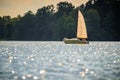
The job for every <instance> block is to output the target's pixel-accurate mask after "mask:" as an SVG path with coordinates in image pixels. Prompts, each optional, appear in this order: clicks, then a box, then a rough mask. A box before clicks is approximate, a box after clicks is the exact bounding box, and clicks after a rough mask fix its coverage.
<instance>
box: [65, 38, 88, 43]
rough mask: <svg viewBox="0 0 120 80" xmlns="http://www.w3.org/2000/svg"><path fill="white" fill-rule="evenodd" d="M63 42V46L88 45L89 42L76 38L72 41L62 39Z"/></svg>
mask: <svg viewBox="0 0 120 80" xmlns="http://www.w3.org/2000/svg"><path fill="white" fill-rule="evenodd" d="M63 41H64V42H65V44H89V41H87V40H85V41H83V40H80V39H77V38H73V39H68V38H64V39H63Z"/></svg>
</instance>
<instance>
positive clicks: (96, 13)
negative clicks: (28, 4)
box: [0, 0, 120, 41]
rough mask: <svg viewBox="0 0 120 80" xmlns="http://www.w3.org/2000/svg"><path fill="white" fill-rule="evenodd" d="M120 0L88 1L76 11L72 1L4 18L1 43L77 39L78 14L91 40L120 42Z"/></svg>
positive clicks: (2, 18) (1, 28)
mask: <svg viewBox="0 0 120 80" xmlns="http://www.w3.org/2000/svg"><path fill="white" fill-rule="evenodd" d="M119 9H120V0H88V2H87V3H86V4H85V5H84V4H82V5H80V6H78V7H77V8H75V7H74V6H73V5H72V4H71V3H69V2H66V1H65V2H60V3H58V4H57V10H56V9H55V7H54V6H53V5H48V6H44V7H42V8H39V9H38V10H37V12H36V13H35V14H33V13H32V11H28V12H27V13H25V14H24V16H21V15H18V16H17V17H14V18H11V17H10V16H3V17H0V40H37V41H43V40H46V41H52V40H55V41H58V40H62V39H63V38H64V37H68V38H73V37H76V29H77V12H78V10H80V11H81V12H82V14H83V16H84V18H85V22H86V26H87V32H88V39H89V40H91V41H119V40H120V31H119V30H120V25H119V24H120V11H119Z"/></svg>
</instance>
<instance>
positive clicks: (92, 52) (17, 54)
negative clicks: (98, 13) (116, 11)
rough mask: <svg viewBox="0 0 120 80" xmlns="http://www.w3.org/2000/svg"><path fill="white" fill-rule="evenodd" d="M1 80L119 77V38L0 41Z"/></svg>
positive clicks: (104, 79) (117, 79) (101, 79)
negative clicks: (69, 41)
mask: <svg viewBox="0 0 120 80" xmlns="http://www.w3.org/2000/svg"><path fill="white" fill-rule="evenodd" d="M0 80H120V42H90V44H67V45H66V44H64V43H63V42H59V41H58V42H55V41H53V42H49V41H48V42H47V41H45V42H29V41H28V42H25V41H0Z"/></svg>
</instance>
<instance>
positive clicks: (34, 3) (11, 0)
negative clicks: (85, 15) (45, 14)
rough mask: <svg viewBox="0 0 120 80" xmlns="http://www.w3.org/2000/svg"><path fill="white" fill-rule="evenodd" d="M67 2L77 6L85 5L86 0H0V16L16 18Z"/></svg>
mask: <svg viewBox="0 0 120 80" xmlns="http://www.w3.org/2000/svg"><path fill="white" fill-rule="evenodd" d="M63 1H67V2H70V3H72V4H73V5H74V6H76V7H77V6H79V5H81V4H84V3H86V2H87V1H88V0H0V16H6V15H10V16H11V17H16V16H18V15H24V13H26V12H28V11H29V10H31V11H32V12H33V13H36V11H37V9H39V8H42V7H43V6H47V5H50V4H53V5H54V6H56V4H57V3H59V2H63Z"/></svg>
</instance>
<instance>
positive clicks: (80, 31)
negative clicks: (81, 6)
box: [77, 11, 87, 39]
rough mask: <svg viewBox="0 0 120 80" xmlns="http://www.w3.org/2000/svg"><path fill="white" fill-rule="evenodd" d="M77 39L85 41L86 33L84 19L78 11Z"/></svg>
mask: <svg viewBox="0 0 120 80" xmlns="http://www.w3.org/2000/svg"><path fill="white" fill-rule="evenodd" d="M77 38H80V39H87V31H86V25H85V21H84V17H83V15H82V13H81V12H80V11H78V25H77Z"/></svg>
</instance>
